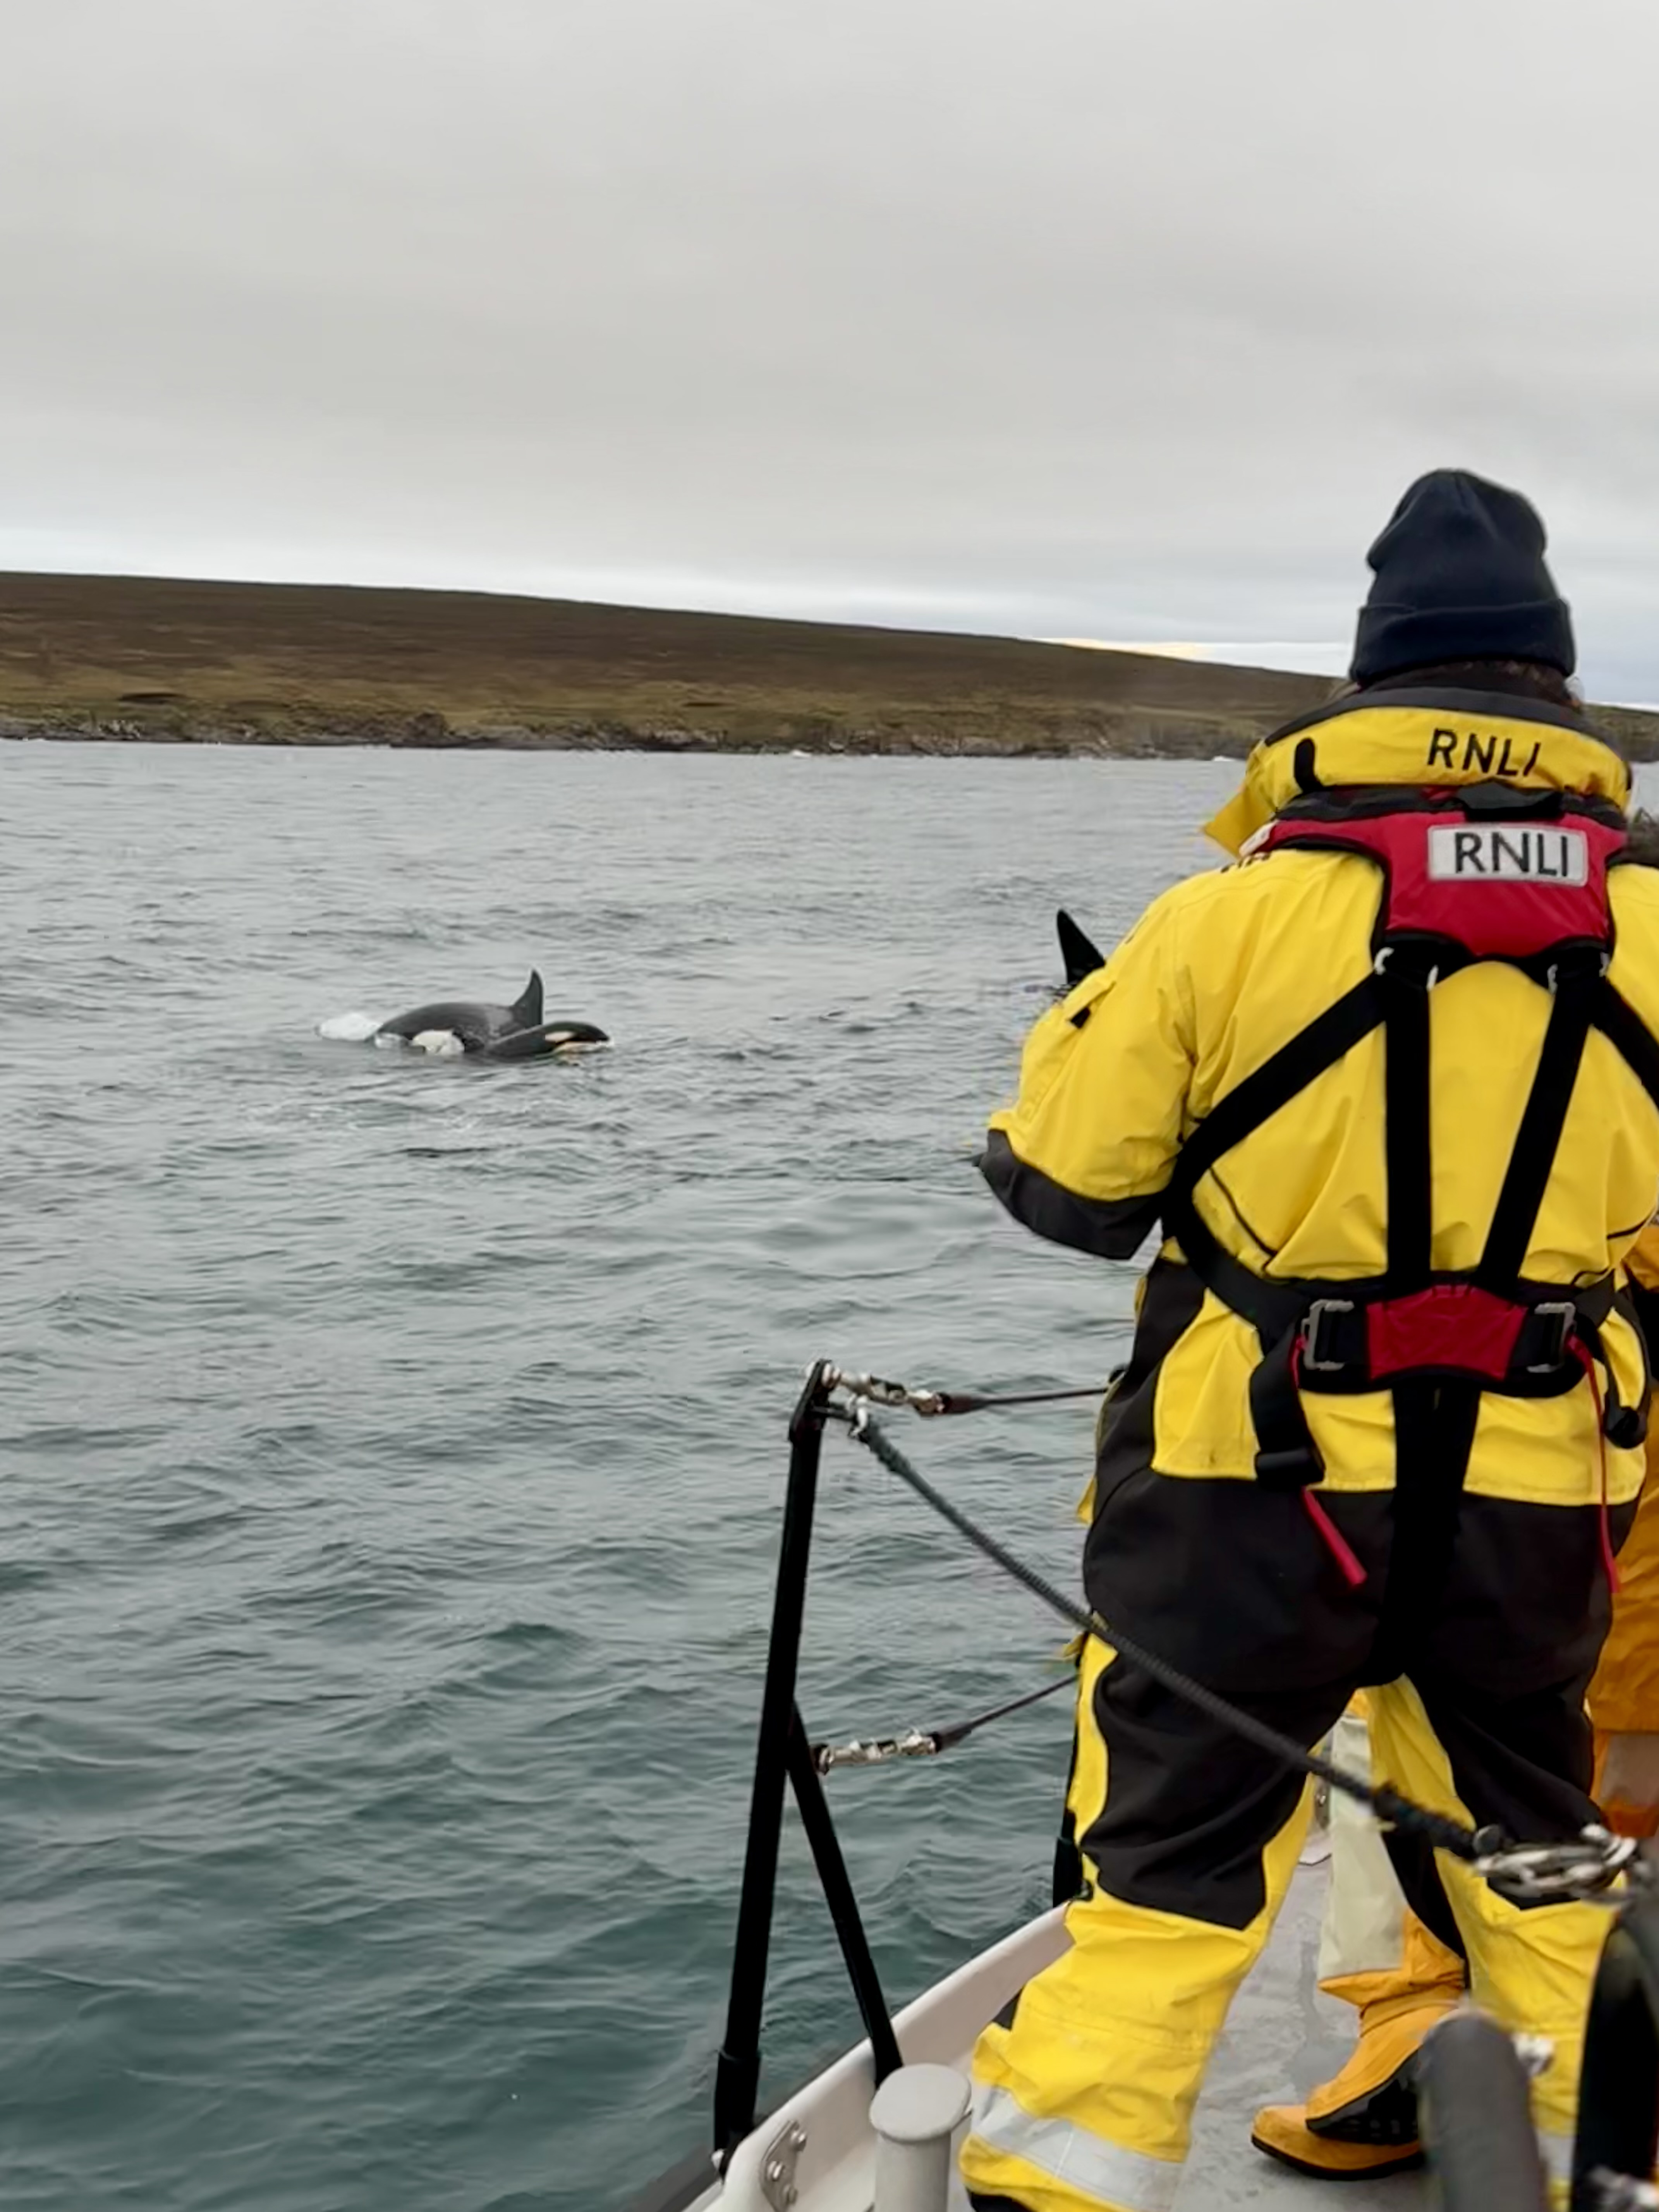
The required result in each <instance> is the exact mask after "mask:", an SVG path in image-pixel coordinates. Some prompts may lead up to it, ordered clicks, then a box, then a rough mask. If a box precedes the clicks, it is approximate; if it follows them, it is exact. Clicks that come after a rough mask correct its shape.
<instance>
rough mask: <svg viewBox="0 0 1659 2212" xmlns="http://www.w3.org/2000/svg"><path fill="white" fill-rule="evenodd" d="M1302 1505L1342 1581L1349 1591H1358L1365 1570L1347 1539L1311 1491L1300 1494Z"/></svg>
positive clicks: (1364, 1577) (1363, 1578)
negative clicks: (1321, 1538) (1339, 1569)
mask: <svg viewBox="0 0 1659 2212" xmlns="http://www.w3.org/2000/svg"><path fill="white" fill-rule="evenodd" d="M1302 1503H1303V1504H1304V1505H1305V1506H1306V1507H1307V1509H1308V1518H1309V1520H1310V1521H1311V1522H1313V1524H1314V1527H1315V1528H1317V1529H1318V1531H1319V1533H1320V1534H1321V1535H1322V1537H1323V1538H1324V1540H1325V1548H1326V1550H1327V1551H1328V1553H1330V1555H1331V1557H1332V1558H1333V1559H1334V1560H1335V1561H1336V1564H1337V1565H1338V1566H1339V1567H1340V1568H1341V1570H1342V1579H1343V1580H1344V1582H1346V1583H1347V1585H1348V1588H1349V1589H1358V1588H1359V1586H1360V1584H1361V1583H1363V1582H1364V1580H1365V1579H1366V1576H1365V1570H1364V1567H1362V1566H1361V1565H1360V1564H1359V1561H1358V1558H1357V1557H1356V1556H1355V1553H1354V1551H1353V1548H1352V1546H1351V1545H1350V1544H1349V1542H1348V1540H1347V1538H1346V1536H1345V1535H1344V1534H1342V1531H1341V1530H1340V1528H1338V1527H1337V1525H1336V1523H1335V1522H1334V1521H1333V1520H1332V1518H1331V1516H1330V1515H1329V1514H1328V1512H1327V1511H1326V1510H1325V1509H1324V1507H1323V1506H1322V1504H1320V1502H1319V1500H1318V1499H1317V1498H1316V1497H1315V1496H1314V1494H1313V1492H1312V1491H1311V1490H1304V1492H1303V1493H1302Z"/></svg>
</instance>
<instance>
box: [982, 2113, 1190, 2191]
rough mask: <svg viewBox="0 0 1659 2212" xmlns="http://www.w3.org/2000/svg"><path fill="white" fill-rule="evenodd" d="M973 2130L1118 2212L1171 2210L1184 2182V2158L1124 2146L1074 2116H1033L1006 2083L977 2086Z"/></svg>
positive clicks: (998, 2147) (996, 2145)
mask: <svg viewBox="0 0 1659 2212" xmlns="http://www.w3.org/2000/svg"><path fill="white" fill-rule="evenodd" d="M973 2131H974V2133H975V2135H976V2136H978V2137H979V2139H980V2141H981V2142H983V2143H988V2144H989V2145H990V2147H991V2148H992V2149H993V2150H1004V2151H1006V2152H1007V2154H1008V2155H1009V2156H1010V2158H1020V2159H1024V2161H1025V2163H1026V2165H1027V2166H1036V2169H1037V2171H1038V2172H1039V2173H1046V2174H1048V2176H1049V2178H1050V2179H1052V2180H1054V2181H1060V2182H1063V2183H1065V2185H1066V2187H1067V2188H1070V2189H1075V2190H1076V2191H1078V2192H1079V2195H1081V2196H1085V2197H1093V2198H1095V2200H1096V2201H1097V2203H1101V2204H1109V2205H1112V2206H1115V2208H1116V2209H1117V2212H1170V2206H1171V2205H1172V2204H1173V2203H1175V2196H1176V2189H1177V2188H1178V2187H1179V2186H1180V2184H1181V2174H1182V2160H1179V2159H1173V2158H1148V2157H1147V2156H1146V2154H1145V2153H1144V2152H1142V2151H1138V2150H1125V2149H1124V2148H1123V2147H1122V2145H1121V2143H1115V2142H1109V2141H1108V2140H1107V2138H1106V2137H1105V2136H1097V2135H1091V2133H1090V2132H1089V2130H1087V2129H1086V2128H1079V2127H1078V2126H1077V2125H1076V2124H1074V2123H1073V2121H1071V2120H1038V2119H1034V2118H1032V2117H1031V2115H1030V2112H1027V2111H1025V2109H1024V2106H1021V2105H1018V2104H1017V2103H1016V2102H1015V2100H1014V2099H1013V2098H1012V2096H1011V2095H1010V2094H1009V2093H1008V2091H1007V2090H1006V2089H984V2088H978V2087H976V2088H975V2091H974V2127H973Z"/></svg>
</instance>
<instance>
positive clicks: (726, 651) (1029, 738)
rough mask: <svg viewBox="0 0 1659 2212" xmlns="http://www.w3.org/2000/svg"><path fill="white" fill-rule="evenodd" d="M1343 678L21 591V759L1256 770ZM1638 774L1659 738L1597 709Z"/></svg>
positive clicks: (487, 615) (458, 602) (322, 605)
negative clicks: (248, 752) (363, 751)
mask: <svg viewBox="0 0 1659 2212" xmlns="http://www.w3.org/2000/svg"><path fill="white" fill-rule="evenodd" d="M1331 690H1332V686H1331V684H1330V681H1329V679H1328V678H1325V677H1320V676H1310V675H1298V674H1293V673H1285V672H1282V671H1275V670H1268V669H1259V668H1247V667H1238V666H1231V665H1225V664H1222V663H1218V662H1211V661H1198V660H1188V659H1179V658H1175V657H1171V656H1167V655H1160V654H1154V653H1127V652H1121V651H1117V650H1108V649H1101V648H1094V647H1086V646H1077V645H1050V644H1041V643H1036V642H1032V641H1027V640H1024V639H1018V638H1006V637H984V636H975V635H967V634H963V633H958V632H953V631H928V630H898V629H877V628H873V627H871V626H868V625H854V624H837V623H801V622H782V621H773V620H768V619H763V618H760V617H752V616H737V615H719V614H702V613H691V612H681V611H672V610H663V609H653V608H639V607H618V606H609V605H597V604H590V603H586V602H580V601H575V600H556V599H520V598H510V597H507V596H502V595H495V594H489V593H481V592H423V591H404V590H377V589H371V588H365V587H362V586H312V585H289V584H274V585H273V584H224V583H199V582H191V581H189V580H173V579H162V578H143V577H108V576H102V577H100V576H64V575H46V574H40V575H28V574H9V575H7V574H0V738H17V739H36V740H45V741H48V742H50V741H58V742H79V743H87V742H93V743H101V744H219V745H222V744H235V745H281V746H293V747H312V746H352V745H373V746H379V747H384V748H388V749H391V750H469V751H498V750H532V751H550V752H552V751H564V752H589V751H617V750H625V751H635V752H658V753H705V754H708V753H770V754H791V753H809V754H826V755H849V756H860V755H862V756H871V755H875V756H880V755H890V756H896V757H898V756H921V757H936V758H939V757H943V758H950V757H964V758H975V759H983V758H996V757H1006V758H1012V759H1066V758H1084V759H1102V760H1209V759H1215V758H1218V757H1220V758H1227V759H1240V758H1243V756H1244V755H1245V754H1246V753H1247V752H1248V751H1249V749H1250V747H1251V746H1252V745H1253V744H1256V743H1258V742H1259V741H1260V740H1261V738H1264V737H1266V736H1267V735H1269V734H1270V733H1271V732H1273V730H1275V729H1277V728H1278V727H1279V726H1280V725H1281V724H1283V723H1284V722H1286V721H1288V720H1291V719H1293V718H1294V717H1295V716H1297V715H1298V714H1305V713H1307V712H1308V711H1309V710H1310V708H1315V707H1317V706H1319V705H1321V704H1322V702H1324V701H1325V700H1326V699H1328V697H1329V696H1330V694H1331ZM1590 711H1591V714H1592V715H1593V716H1594V717H1595V719H1596V720H1598V721H1599V722H1600V724H1601V727H1602V728H1603V729H1604V731H1605V732H1606V733H1607V735H1608V736H1609V737H1611V738H1613V740H1614V741H1615V742H1617V743H1619V744H1621V745H1623V747H1624V748H1625V750H1626V752H1627V753H1628V754H1629V756H1630V757H1631V758H1632V759H1633V760H1656V759H1659V714H1647V713H1644V712H1641V711H1639V710H1637V709H1633V708H1592V709H1591V710H1590Z"/></svg>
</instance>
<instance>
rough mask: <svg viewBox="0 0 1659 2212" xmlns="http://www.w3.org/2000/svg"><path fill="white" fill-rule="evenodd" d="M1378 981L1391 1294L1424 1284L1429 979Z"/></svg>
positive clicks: (1428, 1231) (1430, 1195) (1430, 1222)
mask: <svg viewBox="0 0 1659 2212" xmlns="http://www.w3.org/2000/svg"><path fill="white" fill-rule="evenodd" d="M1394 966H1395V963H1392V962H1391V963H1389V972H1388V974H1387V975H1386V977H1385V980H1384V984H1383V990H1384V994H1385V1003H1386V1005H1387V1008H1388V1013H1387V1018H1386V1021H1385V1025H1384V1031H1383V1036H1384V1047H1383V1050H1384V1060H1383V1146H1384V1150H1385V1154H1386V1166H1387V1172H1388V1194H1389V1196H1388V1225H1389V1285H1390V1287H1391V1289H1392V1291H1393V1292H1394V1294H1395V1296H1396V1297H1397V1296H1398V1295H1399V1294H1400V1293H1401V1292H1402V1291H1415V1290H1419V1289H1420V1288H1421V1287H1422V1285H1424V1284H1425V1283H1426V1282H1427V1281H1428V1279H1429V1266H1430V1257H1431V1240H1432V1237H1433V1228H1434V1186H1433V1182H1432V1179H1431V1171H1430V1166H1429V982H1428V979H1427V977H1426V976H1425V977H1424V978H1423V980H1422V981H1420V982H1419V981H1417V980H1415V979H1414V978H1413V979H1407V977H1406V976H1404V975H1396V974H1395V973H1394V972H1393V970H1394Z"/></svg>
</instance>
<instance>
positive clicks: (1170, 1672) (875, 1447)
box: [847, 1401, 1508, 1861]
mask: <svg viewBox="0 0 1659 2212" xmlns="http://www.w3.org/2000/svg"><path fill="white" fill-rule="evenodd" d="M847 1419H848V1427H849V1428H850V1430H851V1431H852V1434H853V1436H854V1438H855V1439H856V1441H857V1442H858V1443H861V1444H862V1445H863V1446H864V1448H865V1449H866V1451H868V1452H869V1453H871V1454H872V1456H873V1457H874V1458H876V1459H877V1460H878V1461H879V1462H881V1464H882V1466H883V1467H884V1468H886V1469H887V1470H888V1472H889V1473H890V1474H896V1475H897V1477H898V1478H899V1480H900V1481H901V1482H903V1483H906V1484H908V1486H909V1487H910V1488H911V1489H912V1490H913V1491H915V1494H916V1496H917V1497H918V1498H921V1500H922V1502H923V1504H927V1505H930V1506H932V1508H933V1510H934V1512H935V1513H937V1514H938V1515H939V1517H940V1519H941V1520H944V1521H948V1522H950V1524H951V1527H952V1528H954V1529H956V1531H957V1534H959V1535H962V1536H965V1537H966V1538H967V1540H968V1541H969V1543H970V1544H972V1545H973V1546H974V1547H975V1549H976V1550H978V1551H981V1552H982V1553H984V1554H985V1556H986V1558H987V1559H992V1560H994V1562H995V1563H996V1565H998V1566H1000V1568H1001V1569H1002V1571H1003V1572H1004V1573H1005V1574H1006V1575H1011V1576H1012V1577H1013V1579H1014V1580H1015V1581H1016V1582H1017V1583H1022V1584H1023V1585H1024V1588H1025V1589H1028V1590H1030V1593H1031V1595H1033V1596H1034V1597H1036V1598H1039V1599H1041V1600H1042V1603H1043V1604H1044V1605H1046V1606H1047V1607H1048V1608H1049V1610H1050V1611H1051V1612H1052V1613H1058V1614H1059V1615H1060V1619H1061V1620H1066V1621H1069V1622H1070V1623H1071V1625H1072V1626H1073V1628H1079V1629H1081V1630H1082V1631H1083V1632H1084V1634H1085V1636H1094V1637H1098V1638H1099V1639H1100V1640H1101V1642H1102V1643H1103V1644H1110V1645H1111V1646H1112V1649H1113V1650H1115V1651H1116V1652H1117V1653H1118V1654H1119V1656H1121V1657H1122V1658H1125V1659H1127V1660H1128V1661H1129V1662H1130V1663H1131V1664H1132V1665H1133V1666H1136V1667H1139V1668H1140V1669H1141V1670H1142V1672H1143V1673H1145V1674H1150V1675H1151V1676H1152V1680H1154V1681H1155V1682H1161V1683H1162V1684H1163V1686H1164V1688H1165V1689H1166V1690H1168V1691H1170V1692H1171V1694H1172V1695H1174V1696H1176V1697H1177V1698H1180V1699H1183V1700H1184V1701H1185V1702H1186V1703H1187V1704H1188V1705H1192V1706H1194V1707H1195V1708H1196V1709H1197V1710H1198V1711H1200V1712H1201V1713H1207V1714H1208V1715H1209V1717H1210V1718H1211V1719H1212V1720H1213V1721H1218V1722H1219V1723H1221V1725H1222V1726H1223V1727H1224V1728H1227V1729H1231V1730H1232V1731H1233V1733H1234V1735H1240V1736H1243V1739H1244V1741H1246V1742H1247V1743H1253V1744H1255V1747H1257V1749H1258V1750H1260V1751H1265V1752H1266V1753H1267V1755H1268V1756H1269V1758H1271V1759H1277V1760H1278V1761H1279V1764H1280V1765H1285V1766H1289V1767H1292V1768H1295V1769H1297V1770H1299V1771H1301V1772H1302V1773H1304V1774H1309V1775H1312V1776H1313V1777H1314V1778H1316V1780H1318V1781H1321V1782H1324V1783H1327V1784H1329V1786H1330V1787H1331V1788H1332V1789H1333V1790H1340V1791H1341V1793H1342V1794H1343V1796H1346V1797H1352V1799H1353V1800H1354V1801H1355V1802H1356V1803H1358V1804H1361V1805H1364V1806H1367V1807H1369V1808H1370V1810H1371V1811H1372V1812H1373V1813H1375V1814H1376V1816H1377V1818H1378V1819H1379V1820H1386V1821H1389V1823H1391V1824H1392V1826H1395V1827H1397V1828H1404V1829H1409V1830H1412V1831H1413V1832H1415V1833H1417V1834H1418V1835H1420V1836H1423V1837H1425V1838H1427V1840H1428V1841H1429V1842H1430V1843H1431V1844H1433V1845H1435V1846H1436V1847H1437V1848H1438V1849H1439V1850H1446V1851H1450V1852H1451V1853H1452V1854H1453V1855H1454V1857H1457V1858H1460V1859H1468V1860H1471V1861H1474V1860H1477V1859H1489V1858H1491V1857H1493V1856H1494V1855H1495V1854H1497V1853H1498V1852H1500V1851H1502V1850H1505V1849H1506V1848H1508V1838H1506V1837H1505V1836H1504V1833H1503V1832H1502V1830H1501V1829H1498V1828H1496V1827H1485V1828H1479V1829H1476V1828H1466V1827H1465V1826H1463V1824H1462V1821H1460V1820H1449V1819H1448V1818H1447V1817H1446V1816H1445V1815H1444V1814H1441V1813H1435V1812H1431V1810H1430V1808H1428V1807H1427V1806H1426V1805H1419V1804H1416V1803H1414V1802H1413V1800H1412V1799H1411V1798H1409V1797H1402V1796H1401V1794H1400V1792H1399V1791H1398V1790H1393V1789H1390V1788H1389V1785H1388V1784H1386V1783H1383V1784H1376V1785H1374V1784H1371V1783H1369V1782H1364V1781H1362V1780H1361V1779H1360V1778H1359V1776H1358V1775H1357V1774H1350V1773H1349V1772H1348V1771H1347V1769H1346V1767H1343V1766H1337V1765H1333V1763H1332V1762H1331V1761H1330V1760H1329V1759H1322V1758H1321V1757H1320V1755H1319V1754H1318V1753H1316V1752H1311V1751H1305V1750H1304V1748H1303V1747H1302V1746H1301V1745H1300V1744H1299V1743H1297V1742H1296V1741H1293V1739H1292V1738H1291V1737H1290V1736H1287V1735H1280V1734H1279V1730H1278V1729H1273V1728H1269V1727H1268V1726H1267V1723H1266V1722H1265V1721H1259V1720H1257V1719H1256V1717H1255V1715H1254V1714H1253V1713H1247V1712H1245V1711H1243V1710H1242V1709H1241V1708H1240V1707H1239V1706H1237V1705H1232V1704H1230V1703H1229V1701H1228V1700H1227V1699H1225V1698H1223V1697H1220V1696H1218V1694H1217V1692H1215V1691H1213V1690H1211V1689H1207V1688H1206V1686H1205V1685H1204V1684H1203V1683H1202V1682H1199V1681H1194V1679H1193V1677H1192V1676H1191V1675H1190V1674H1182V1671H1181V1669H1180V1668H1178V1667H1173V1666H1171V1665H1170V1662H1169V1661H1168V1660H1167V1659H1160V1658H1159V1657H1158V1654H1157V1653H1156V1652H1154V1651H1149V1650H1146V1646H1145V1645H1144V1644H1137V1643H1136V1642H1135V1641H1134V1639H1133V1638H1131V1637H1127V1636H1121V1635H1120V1634H1118V1632H1116V1631H1115V1629H1113V1628H1111V1627H1109V1626H1108V1625H1107V1623H1106V1622H1105V1621H1103V1620H1102V1619H1101V1618H1100V1616H1099V1614H1098V1613H1091V1612H1090V1611H1089V1610H1088V1609H1087V1608H1086V1607H1083V1606H1080V1605H1078V1604H1075V1603H1074V1602H1073V1600H1072V1599H1070V1598H1068V1597H1066V1596H1065V1595H1062V1593H1061V1592H1060V1591H1059V1590H1057V1589H1055V1588H1054V1584H1053V1583H1051V1582H1049V1581H1048V1578H1047V1577H1045V1576H1043V1575H1041V1574H1039V1573H1038V1572H1037V1571H1036V1568H1035V1567H1030V1566H1027V1565H1026V1564H1025V1562H1024V1560H1023V1559H1016V1558H1015V1556H1014V1554H1013V1553H1012V1552H1010V1551H1009V1550H1008V1549H1007V1548H1006V1547H1005V1546H1004V1545H1002V1544H1000V1543H999V1542H998V1541H997V1540H996V1538H995V1537H994V1536H993V1535H992V1534H989V1532H988V1531H987V1530H986V1529H984V1528H981V1527H980V1526H979V1524H978V1522H975V1521H973V1520H971V1519H970V1518H969V1516H968V1515H967V1514H966V1513H964V1512H963V1510H962V1509H961V1507H960V1506H958V1505H953V1504H951V1500H950V1499H949V1498H946V1497H945V1494H944V1493H943V1492H941V1491H939V1490H936V1489H935V1488H934V1487H933V1484H932V1483H931V1482H929V1481H928V1480H927V1476H926V1475H924V1474H921V1472H920V1471H919V1470H918V1469H917V1468H914V1467H912V1465H911V1464H910V1462H909V1461H908V1459H907V1458H906V1457H905V1455H904V1454H903V1453H902V1451H901V1450H900V1449H899V1448H898V1446H897V1445H896V1443H894V1442H893V1440H892V1438H891V1437H889V1436H888V1435H887V1433H886V1431H884V1429H882V1428H880V1427H878V1425H877V1423H876V1421H875V1419H874V1418H873V1417H872V1413H871V1412H870V1408H869V1407H868V1405H867V1404H866V1403H863V1402H861V1401H857V1402H855V1403H854V1406H853V1408H852V1411H851V1413H849V1414H848V1417H847Z"/></svg>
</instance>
